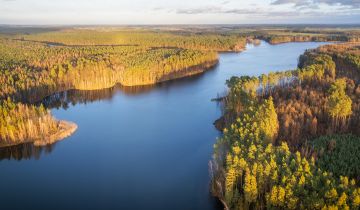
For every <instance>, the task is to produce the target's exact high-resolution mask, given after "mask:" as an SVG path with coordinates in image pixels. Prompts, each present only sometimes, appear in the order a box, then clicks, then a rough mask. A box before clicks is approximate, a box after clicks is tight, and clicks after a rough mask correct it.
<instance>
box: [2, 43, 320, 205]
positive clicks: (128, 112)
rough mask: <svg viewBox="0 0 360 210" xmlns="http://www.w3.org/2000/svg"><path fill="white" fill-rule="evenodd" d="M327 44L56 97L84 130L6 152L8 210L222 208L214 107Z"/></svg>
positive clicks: (228, 56) (225, 57)
mask: <svg viewBox="0 0 360 210" xmlns="http://www.w3.org/2000/svg"><path fill="white" fill-rule="evenodd" d="M321 44H324V43H289V44H281V45H269V44H266V43H264V42H262V44H261V45H260V46H257V47H254V46H252V45H249V46H248V49H247V50H246V51H245V52H242V53H238V54H236V53H224V54H221V55H220V64H219V65H218V66H217V67H215V68H214V69H213V70H210V71H208V72H206V73H204V74H202V75H199V76H195V77H191V78H186V79H180V80H176V81H171V82H166V83H163V84H160V85H156V86H155V87H147V88H130V89H129V88H128V89H121V88H111V89H107V90H101V91H93V92H86V91H85V92H84V91H70V92H68V93H67V94H65V93H63V94H59V95H56V96H54V97H52V101H54V98H58V99H59V101H57V102H56V103H54V104H52V106H58V107H60V108H58V109H56V108H54V109H53V114H54V115H55V116H56V117H57V118H59V119H65V120H70V121H73V122H75V123H76V124H78V127H79V128H78V131H77V132H76V133H75V134H74V135H73V136H71V137H70V138H68V139H66V140H64V141H61V142H59V143H57V144H55V145H51V146H47V147H43V148H38V147H33V146H31V145H22V146H19V147H12V148H7V149H1V150H0V159H2V161H1V162H0V171H1V172H0V180H1V181H0V182H1V190H0V202H1V204H0V205H1V206H0V208H1V209H135V210H138V209H139V210H140V209H141V210H142V209H160V210H162V209H164V210H170V209H171V210H177V209H178V210H191V209H201V210H204V209H209V210H214V209H221V207H220V206H219V205H218V203H217V201H216V199H214V198H212V197H211V195H210V194H209V179H210V178H209V173H208V162H209V160H210V159H211V155H212V151H213V144H214V142H215V141H216V137H217V136H219V135H220V133H219V132H218V131H216V130H215V128H214V126H213V122H214V121H215V120H216V119H217V118H219V117H220V115H221V111H220V108H219V107H218V105H217V104H216V103H215V102H211V101H210V100H211V99H212V98H215V97H216V96H217V94H218V93H222V92H224V91H225V90H226V88H225V81H226V80H227V79H229V78H230V77H231V76H235V75H237V76H240V75H260V74H262V73H268V72H269V71H280V70H289V69H294V68H296V66H297V60H298V57H299V55H300V54H302V53H303V52H304V51H305V50H306V49H310V48H315V47H317V46H319V45H321Z"/></svg>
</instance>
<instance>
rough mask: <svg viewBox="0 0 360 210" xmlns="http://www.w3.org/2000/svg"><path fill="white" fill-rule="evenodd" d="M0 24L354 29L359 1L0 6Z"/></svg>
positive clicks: (23, 1)
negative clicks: (324, 26)
mask: <svg viewBox="0 0 360 210" xmlns="http://www.w3.org/2000/svg"><path fill="white" fill-rule="evenodd" d="M0 3H1V7H0V24H17V25H47V24H59V25H71V24H286V23H294V24H296V23H307V24H359V23H360V0H251V2H250V1H244V0H198V1H191V0H182V1H176V2H175V1H168V0H167V1H166V0H152V1H147V0H120V1H119V0H118V1H117V0H77V1H74V0H62V1H53V0H0Z"/></svg>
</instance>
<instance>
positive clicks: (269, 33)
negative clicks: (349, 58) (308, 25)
mask: <svg viewBox="0 0 360 210" xmlns="http://www.w3.org/2000/svg"><path fill="white" fill-rule="evenodd" d="M253 34H254V35H255V37H256V38H258V39H263V40H265V41H267V42H269V43H270V44H281V43H287V42H329V41H339V42H359V41H360V38H359V32H358V31H357V30H355V31H351V30H333V29H329V30H321V29H318V30H316V29H313V30H306V29H295V30H289V29H285V30H284V29H279V30H259V31H255V32H253Z"/></svg>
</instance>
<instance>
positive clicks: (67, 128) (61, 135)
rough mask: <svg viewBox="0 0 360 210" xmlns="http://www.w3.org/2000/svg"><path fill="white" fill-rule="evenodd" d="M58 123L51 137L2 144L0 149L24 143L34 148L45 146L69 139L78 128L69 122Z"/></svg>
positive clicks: (61, 121) (60, 121)
mask: <svg viewBox="0 0 360 210" xmlns="http://www.w3.org/2000/svg"><path fill="white" fill-rule="evenodd" d="M58 123H59V129H58V131H57V132H55V133H53V134H51V135H47V136H44V137H40V138H37V139H29V140H27V141H23V142H10V143H2V144H0V148H5V147H12V146H17V145H21V144H26V143H32V144H34V146H38V147H40V146H46V145H49V144H53V143H56V142H58V141H62V140H64V139H66V138H68V137H70V136H71V135H72V134H74V133H75V132H76V130H77V128H78V126H77V125H76V124H75V123H73V122H70V121H64V120H59V121H58Z"/></svg>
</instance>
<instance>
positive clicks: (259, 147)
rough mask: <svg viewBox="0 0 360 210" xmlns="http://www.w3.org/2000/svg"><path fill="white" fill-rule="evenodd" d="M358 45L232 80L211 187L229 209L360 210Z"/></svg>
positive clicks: (311, 53)
mask: <svg viewBox="0 0 360 210" xmlns="http://www.w3.org/2000/svg"><path fill="white" fill-rule="evenodd" d="M359 61H360V46H359V45H358V44H354V43H353V44H351V43H350V44H347V43H346V44H335V45H334V44H333V45H326V46H323V47H320V48H318V49H316V50H309V51H307V52H305V53H304V54H303V55H302V56H301V57H300V59H299V68H298V69H297V70H293V71H288V72H280V73H277V72H275V73H270V74H268V75H261V76H260V77H247V76H243V77H240V78H239V77H233V78H231V79H230V80H228V81H227V85H228V87H229V93H228V95H227V96H226V97H225V98H223V99H222V100H223V102H222V103H224V110H223V113H224V114H223V117H222V118H221V119H219V120H218V121H217V122H216V124H217V127H218V128H220V129H222V130H223V133H224V135H223V137H221V138H219V139H218V141H217V143H216V145H215V153H214V160H213V162H212V164H211V169H212V171H213V183H212V189H213V192H214V194H215V195H216V196H218V197H220V199H222V201H223V202H224V204H225V205H226V208H229V209H264V208H267V209H358V208H359V206H360V188H359V184H358V183H359V181H360V176H359V172H358V171H359V165H360V162H359V161H360V151H359V137H358V135H359V123H360V122H359V119H360V118H359V98H360V95H359V88H360V86H359V85H360V81H359V80H358V78H359V74H360V66H359Z"/></svg>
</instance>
